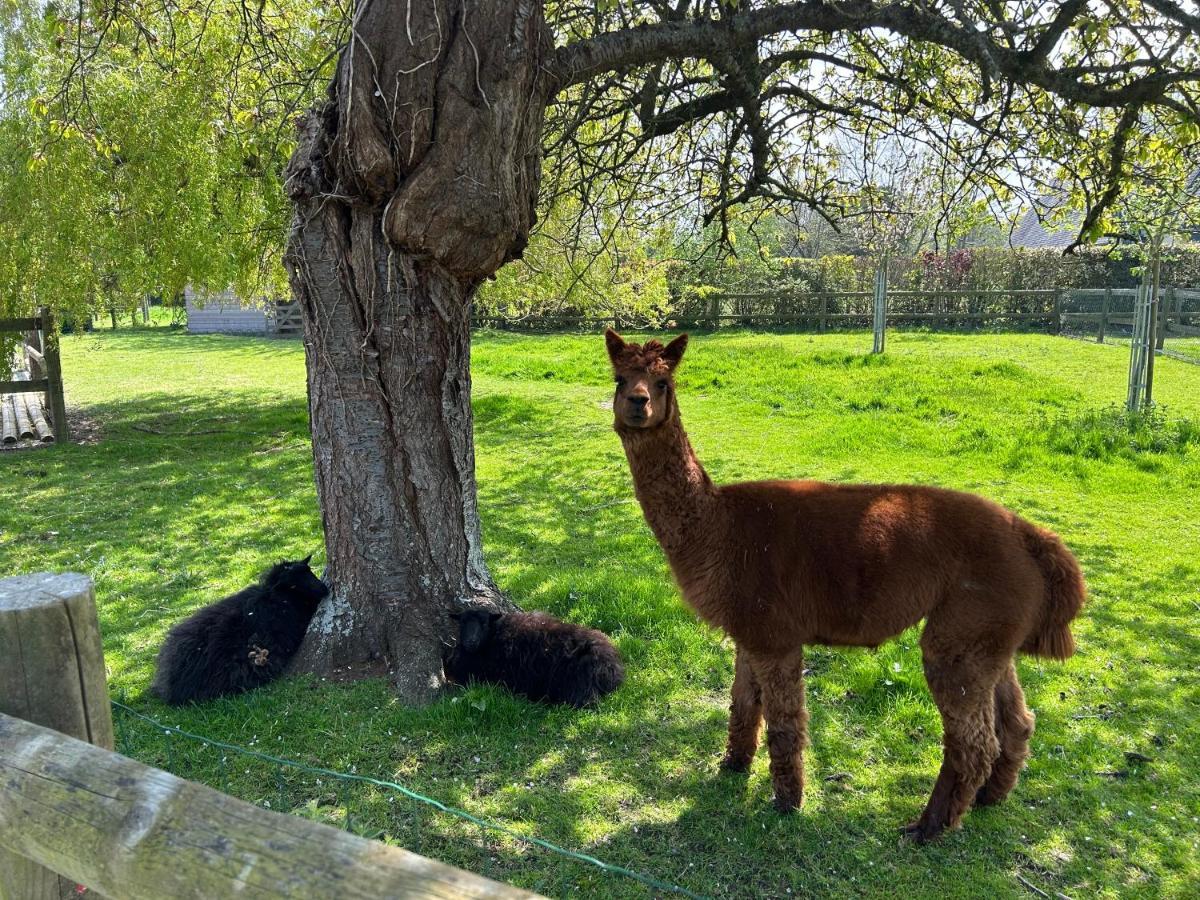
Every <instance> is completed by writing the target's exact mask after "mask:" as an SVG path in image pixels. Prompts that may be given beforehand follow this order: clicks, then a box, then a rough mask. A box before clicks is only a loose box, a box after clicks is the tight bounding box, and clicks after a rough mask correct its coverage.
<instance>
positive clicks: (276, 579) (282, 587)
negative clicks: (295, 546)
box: [262, 554, 329, 608]
mask: <svg viewBox="0 0 1200 900" xmlns="http://www.w3.org/2000/svg"><path fill="white" fill-rule="evenodd" d="M311 559H312V554H309V555H308V556H306V557H305V558H304V559H297V560H292V561H289V562H281V563H276V564H275V565H273V566H272V567H271V568H270V569H269V570H268V571H267V573H266V574H265V575H264V576H263V580H262V583H263V586H264V587H266V588H268V589H269V590H270V591H272V592H279V593H282V594H285V595H287V596H289V597H298V598H299V599H301V600H303V601H304V602H305V603H307V604H309V605H311V606H312V607H313V608H316V606H317V604H318V603H320V602H321V601H322V600H324V599H325V597H326V595H328V593H329V588H328V586H326V584H325V582H323V581H321V579H319V578H318V577H317V576H316V574H315V573H314V572H313V570H312V569H311V568H309V565H308V564H309V561H310V560H311Z"/></svg>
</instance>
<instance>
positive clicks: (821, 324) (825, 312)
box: [817, 294, 829, 334]
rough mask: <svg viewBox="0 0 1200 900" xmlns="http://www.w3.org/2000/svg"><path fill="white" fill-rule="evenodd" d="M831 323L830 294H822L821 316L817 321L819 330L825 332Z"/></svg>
mask: <svg viewBox="0 0 1200 900" xmlns="http://www.w3.org/2000/svg"><path fill="white" fill-rule="evenodd" d="M828 325H829V295H828V294H822V295H821V318H820V320H819V321H818V322H817V331H818V333H819V334H824V333H825V330H826V329H827V328H828Z"/></svg>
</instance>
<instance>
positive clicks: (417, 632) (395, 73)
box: [286, 0, 550, 702]
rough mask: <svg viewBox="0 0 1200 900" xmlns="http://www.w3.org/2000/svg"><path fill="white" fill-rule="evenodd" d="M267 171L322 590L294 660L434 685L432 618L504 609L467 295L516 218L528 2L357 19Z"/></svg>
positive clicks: (492, 267) (536, 84) (438, 678)
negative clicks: (280, 188) (330, 72)
mask: <svg viewBox="0 0 1200 900" xmlns="http://www.w3.org/2000/svg"><path fill="white" fill-rule="evenodd" d="M356 23H357V27H356V29H355V33H356V35H357V36H358V37H357V39H356V40H354V41H352V42H351V44H350V45H349V46H348V47H347V48H346V50H345V51H344V52H343V54H342V57H341V59H340V61H339V64H338V70H337V74H336V76H335V78H334V83H333V85H332V86H331V88H330V99H329V102H328V103H327V104H325V105H324V106H323V107H322V108H320V109H318V110H314V111H312V112H311V113H310V114H309V115H308V116H306V117H305V118H304V120H303V122H302V124H301V135H300V142H299V146H298V147H297V150H296V153H295V155H294V156H293V158H292V161H291V164H290V165H289V168H288V179H287V181H288V191H289V194H290V195H291V197H292V200H293V202H294V204H295V218H294V220H293V230H292V234H291V237H290V240H289V246H288V253H287V259H286V262H287V265H288V271H289V274H290V277H291V282H292V289H293V292H294V294H295V296H296V299H297V300H298V301H299V303H300V307H301V309H302V310H303V314H304V335H305V336H304V344H305V352H306V357H307V368H308V390H309V413H310V417H311V421H312V438H313V457H314V461H315V465H314V470H315V476H316V483H317V497H318V501H319V503H320V505H321V513H322V519H323V523H324V526H325V545H326V551H327V557H328V564H329V572H330V575H331V578H330V580H331V582H332V588H333V591H332V595H331V597H330V599H329V600H327V601H326V602H325V604H323V606H322V607H321V609H320V610H319V611H318V613H317V615H316V616H315V617H314V620H313V624H312V626H311V627H310V629H309V633H308V636H307V638H306V640H305V643H304V646H303V647H302V648H301V651H300V653H299V655H298V657H297V660H296V662H295V664H294V668H295V669H297V670H299V671H303V672H314V673H318V674H322V675H327V676H330V675H332V676H338V677H362V676H370V675H378V674H383V673H385V672H386V673H388V674H390V675H391V676H392V677H393V679H394V681H395V684H396V687H397V689H398V691H399V693H400V694H401V696H402V697H404V698H405V699H407V700H410V701H414V702H422V701H425V700H428V699H430V698H431V697H432V696H433V695H434V694H436V692H437V691H438V689H439V688H440V687H441V686H442V684H443V676H442V663H441V654H442V649H443V646H444V643H445V641H446V639H448V638H449V636H450V631H451V627H450V626H451V622H450V619H449V616H448V613H449V612H450V611H451V610H452V609H453V608H455V607H457V606H462V605H465V604H470V603H475V602H489V603H495V604H500V605H505V604H507V601H506V600H504V598H503V597H502V596H501V594H500V593H499V591H498V590H497V589H496V587H495V585H494V584H493V582H492V580H491V578H490V576H489V575H488V571H487V567H486V565H485V563H484V559H483V552H482V546H481V537H480V527H479V517H478V512H477V507H476V491H475V460H474V449H473V435H472V418H471V401H470V393H471V379H470V321H469V310H470V300H471V297H472V295H473V293H474V291H475V289H476V287H477V286H478V285H479V284H480V282H481V281H482V280H483V279H484V278H486V277H487V276H489V275H491V274H493V273H494V272H495V271H496V269H498V268H499V267H500V266H501V265H502V264H503V263H504V262H506V261H508V260H509V259H512V258H514V257H515V256H517V255H519V254H520V252H521V251H522V250H523V249H524V246H525V244H526V242H527V240H528V234H529V229H530V227H531V226H532V224H533V220H534V204H535V202H536V198H537V187H538V176H539V170H540V165H541V159H540V143H541V128H542V119H543V114H544V109H545V99H544V96H545V91H546V89H545V88H544V87H543V86H542V76H541V74H540V72H541V68H540V66H541V62H542V60H543V57H544V56H545V54H546V53H547V52H548V50H549V47H550V41H549V36H548V33H547V31H546V29H545V26H544V23H543V21H542V14H541V4H540V3H537V2H520V0H517V2H514V0H482V2H472V3H469V4H464V3H463V2H462V0H458V2H450V3H448V2H441V0H439V2H435V3H434V4H432V5H428V6H426V7H424V8H423V9H418V8H416V7H410V6H408V5H406V4H405V3H401V2H397V0H374V2H370V3H368V4H366V5H361V4H360V8H359V10H358V12H357V13H356Z"/></svg>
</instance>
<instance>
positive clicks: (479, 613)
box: [450, 609, 504, 653]
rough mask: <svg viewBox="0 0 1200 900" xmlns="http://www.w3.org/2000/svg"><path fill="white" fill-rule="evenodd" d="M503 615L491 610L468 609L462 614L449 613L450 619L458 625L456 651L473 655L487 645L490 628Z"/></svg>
mask: <svg viewBox="0 0 1200 900" xmlns="http://www.w3.org/2000/svg"><path fill="white" fill-rule="evenodd" d="M502 615H504V614H503V613H499V612H496V611H495V610H491V609H468V610H464V611H463V612H453V613H450V618H452V619H453V620H454V621H456V622H457V623H458V649H459V650H461V651H463V652H465V653H475V652H476V651H478V650H479V648H480V647H482V646H483V645H484V644H486V643H487V641H488V638H489V637H491V633H492V626H493V625H494V624H495V623H496V620H497V619H499V618H500V617H501V616H502Z"/></svg>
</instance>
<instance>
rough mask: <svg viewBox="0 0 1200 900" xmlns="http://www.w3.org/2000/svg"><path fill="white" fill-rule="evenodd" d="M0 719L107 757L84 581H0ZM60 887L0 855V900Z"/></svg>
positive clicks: (108, 717)
mask: <svg viewBox="0 0 1200 900" xmlns="http://www.w3.org/2000/svg"><path fill="white" fill-rule="evenodd" d="M0 712H2V713H5V714H6V715H10V716H16V717H17V718H20V719H25V720H27V721H29V722H33V723H35V724H37V725H44V726H46V727H47V728H53V729H54V730H55V731H61V732H62V733H64V734H68V735H70V736H71V737H75V738H79V739H80V740H84V741H88V742H89V743H92V744H95V745H96V746H98V747H103V748H104V749H106V750H112V749H113V724H112V709H111V708H110V706H109V700H108V683H107V680H106V678H105V674H104V652H103V650H102V649H101V646H100V625H99V622H98V621H97V618H96V599H95V594H94V592H93V590H92V580H91V579H90V578H88V577H86V576H84V575H77V574H66V575H53V574H50V573H48V572H43V573H40V574H37V575H18V576H17V577H15V578H5V579H3V580H0ZM62 880H63V881H64V882H65V881H66V879H62ZM59 882H60V877H59V875H58V874H56V873H55V872H52V871H50V870H49V869H45V868H43V867H41V866H39V865H36V864H34V863H32V862H30V861H29V860H27V859H25V858H24V857H22V856H18V855H16V854H15V853H13V852H12V851H10V850H9V849H7V848H5V847H0V900H27V898H28V900H58V898H59V895H60V890H62V889H63V887H60V883H59ZM65 889H66V890H73V889H74V883H67V884H66V885H65Z"/></svg>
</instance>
